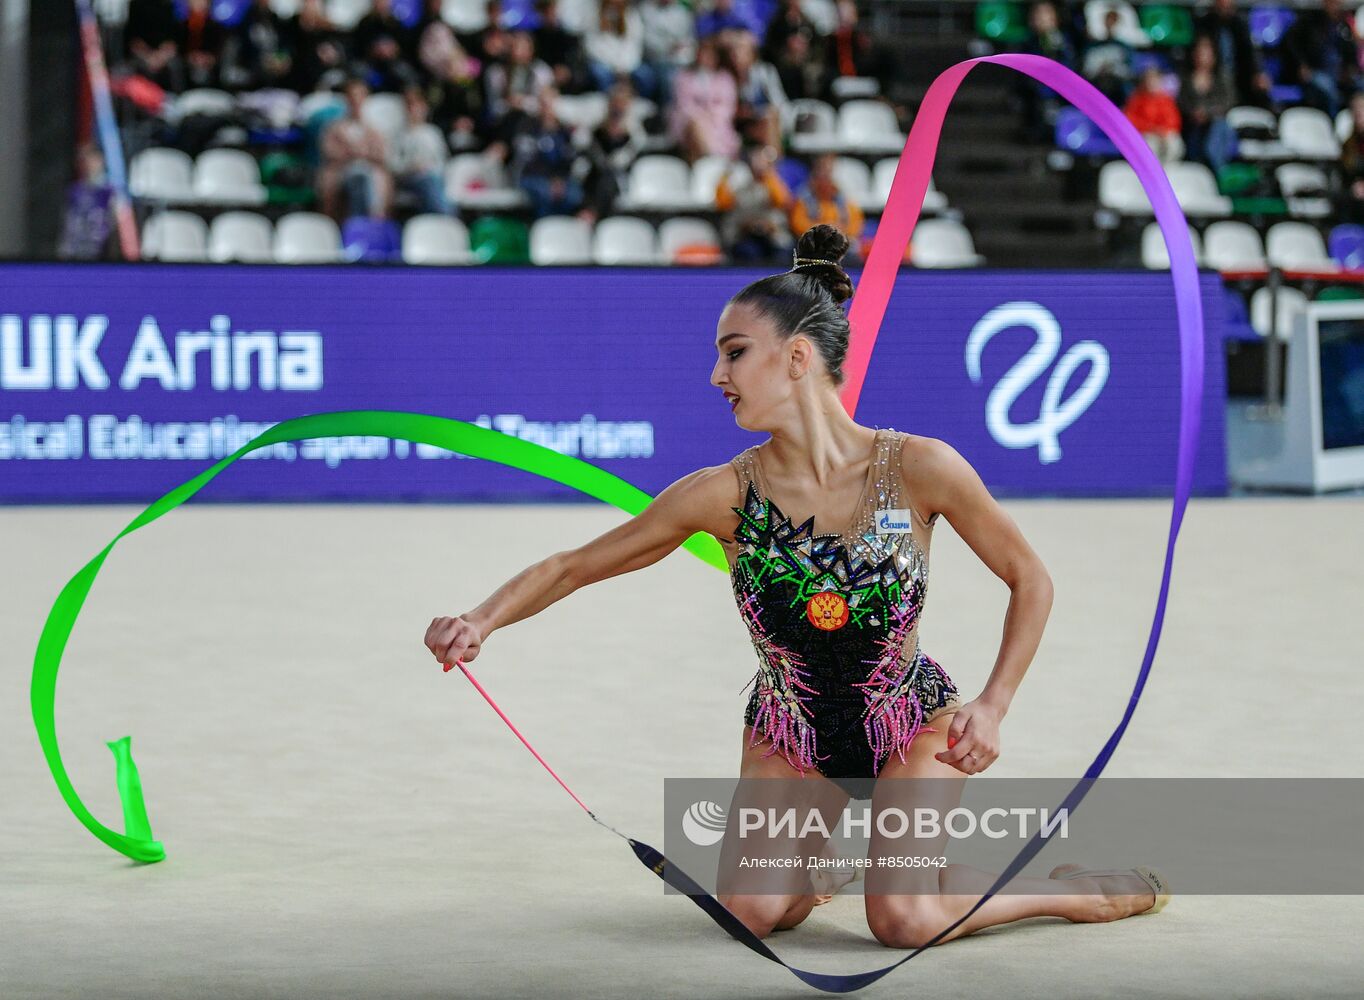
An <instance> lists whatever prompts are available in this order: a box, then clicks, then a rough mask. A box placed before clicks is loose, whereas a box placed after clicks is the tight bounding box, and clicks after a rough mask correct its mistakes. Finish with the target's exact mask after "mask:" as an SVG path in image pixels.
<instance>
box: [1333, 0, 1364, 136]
mask: <svg viewBox="0 0 1364 1000" xmlns="http://www.w3.org/2000/svg"><path fill="white" fill-rule="evenodd" d="M1361 27H1364V25H1362V26H1361ZM1354 130H1355V119H1354V115H1352V114H1350V109H1349V108H1341V109H1340V111H1339V113H1338V114H1337V115H1336V138H1337V139H1339V140H1340V141H1341V143H1342V144H1344V143H1345V142H1346V141H1348V140H1349V138H1350V136H1351V135H1352V134H1353V133H1354Z"/></svg>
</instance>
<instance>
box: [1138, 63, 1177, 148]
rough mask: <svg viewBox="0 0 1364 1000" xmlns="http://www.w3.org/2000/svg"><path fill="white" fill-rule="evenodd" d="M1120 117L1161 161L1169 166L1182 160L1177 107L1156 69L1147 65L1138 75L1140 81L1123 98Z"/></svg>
mask: <svg viewBox="0 0 1364 1000" xmlns="http://www.w3.org/2000/svg"><path fill="white" fill-rule="evenodd" d="M1123 114H1125V115H1127V120H1128V121H1130V122H1131V123H1132V124H1133V125H1135V126H1136V127H1137V131H1138V132H1140V133H1141V136H1142V138H1143V139H1145V140H1146V144H1147V145H1148V146H1150V147H1151V151H1152V152H1154V153H1155V154H1156V156H1158V157H1160V160H1161V162H1163V163H1171V162H1173V161H1175V160H1179V159H1182V158H1183V156H1184V140H1183V139H1182V138H1181V137H1180V135H1179V129H1180V126H1181V124H1182V121H1181V119H1180V116H1179V105H1177V104H1176V103H1175V99H1174V98H1173V97H1171V96H1170V95H1169V93H1167V92H1166V90H1165V83H1164V79H1163V77H1162V75H1161V72H1160V70H1158V69H1157V68H1156V67H1154V66H1151V67H1149V68H1147V70H1146V72H1144V73H1142V74H1141V82H1140V83H1139V84H1138V85H1137V89H1136V90H1134V91H1133V92H1132V96H1131V97H1129V98H1128V99H1127V106H1126V107H1124V108H1123Z"/></svg>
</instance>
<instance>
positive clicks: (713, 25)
mask: <svg viewBox="0 0 1364 1000" xmlns="http://www.w3.org/2000/svg"><path fill="white" fill-rule="evenodd" d="M765 28H766V25H764V24H762V23H760V22H759V20H758V18H757V17H756V16H755V15H754V14H753V11H752V9H751V8H749V7H745V8H744V9H743V10H739V9H738V7H737V5H736V3H735V0H713V3H712V6H711V9H710V10H708V11H707V12H706V13H704V14H698V15H697V18H696V37H697V38H710V37H711V36H712V35H718V34H720V33H721V32H725V31H751V32H753V33H754V34H755V35H758V36H761V35H762V33H763V31H764V29H765Z"/></svg>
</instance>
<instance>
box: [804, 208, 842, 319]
mask: <svg viewBox="0 0 1364 1000" xmlns="http://www.w3.org/2000/svg"><path fill="white" fill-rule="evenodd" d="M847 253H848V237H846V236H844V235H843V233H842V232H841V231H839V229H838V228H837V227H835V226H830V225H827V224H826V223H820V224H819V225H817V226H811V227H810V228H809V229H807V230H806V231H805V234H804V235H803V236H801V238H800V241H799V242H798V243H796V261H797V265H796V270H798V271H799V272H800V273H802V274H808V275H809V276H810V277H812V278H814V279H815V280H816V281H818V282H819V283H820V284H821V285H823V286H824V288H825V290H826V291H828V293H829V294H830V295H832V296H833V299H834V301H835V302H844V301H846V300H847V299H850V298H852V293H853V284H852V279H851V278H849V277H848V272H847V271H845V270H843V268H842V267H840V266H839V263H838V262H839V261H841V260H842V259H843V258H844V256H846V255H847Z"/></svg>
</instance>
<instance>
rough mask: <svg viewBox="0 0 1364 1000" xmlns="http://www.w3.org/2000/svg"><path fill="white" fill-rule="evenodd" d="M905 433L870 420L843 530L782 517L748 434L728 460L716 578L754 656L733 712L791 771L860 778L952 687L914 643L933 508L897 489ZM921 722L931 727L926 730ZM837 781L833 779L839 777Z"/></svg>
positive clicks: (918, 728) (949, 699) (917, 728)
mask: <svg viewBox="0 0 1364 1000" xmlns="http://www.w3.org/2000/svg"><path fill="white" fill-rule="evenodd" d="M906 437H908V435H907V434H904V433H902V432H900V431H896V430H895V429H894V428H878V429H877V430H876V438H875V447H874V449H873V454H872V463H871V468H870V469H869V470H868V473H867V482H866V485H865V486H864V487H863V494H862V498H861V500H860V501H859V502H858V506H857V509H856V510H855V512H854V514H853V520H852V523H851V524H850V525H849V526H848V529H849V530H848V533H847V534H844V535H840V534H815V533H814V518H813V517H811V518H809V519H808V520H807V521H806V522H805V523H804V524H802V525H800V526H798V527H797V526H794V525H792V523H791V519H790V517H789V516H788V515H786V514H785V513H783V512H782V511H781V509H780V508H779V507H777V505H776V504H774V503H773V502H772V501H771V499H770V497H769V495H768V492H767V483H766V479H765V478H764V476H763V474H762V465H761V460H760V459H758V458H757V457H756V446H755V447H753V448H749V449H747V450H745V451H743V452H741V453H740V454H739V455H737V456H736V457H735V458H734V459H732V464H733V465H734V466H735V469H736V471H737V472H738V475H739V483H740V497H741V504H742V506H741V507H735V508H731V509H732V510H733V511H734V513H736V514H738V515H739V526H738V528H737V529H736V530H735V533H734V545H733V546H732V547H728V552H729V559H730V582H731V584H732V586H733V589H734V597H735V600H736V601H737V602H738V605H739V613H740V615H741V616H742V618H743V620H744V623H745V624H746V625H747V626H748V630H749V634H750V636H751V638H752V640H753V647H754V649H755V650H756V651H757V654H758V671H757V673H756V674H755V675H754V677H753V680H752V681H751V682H750V683H751V686H752V688H753V693H752V695H751V697H750V698H749V701H748V707H747V711H746V712H745V714H744V721H745V723H746V724H747V725H750V726H752V727H753V736H752V738H753V743H755V744H756V743H758V742H761V741H762V740H763V739H764V738H766V739H769V740H771V741H772V749H771V750H769V751H768V755H771V754H772V753H776V752H777V751H780V752H781V753H782V754H783V756H785V758H786V759H787V760H788V761H789V762H790V763H791V764H792V765H793V766H794V767H796V768H797V769H798V770H800V771H802V772H804V771H806V770H808V769H812V768H813V769H816V770H818V771H819V772H820V773H822V774H824V775H825V776H826V777H829V778H831V779H834V780H838V779H849V778H854V779H856V778H869V777H874V776H875V775H876V774H877V773H878V772H879V770H880V768H881V767H882V766H883V765H884V764H885V762H886V760H887V759H888V757H889V755H890V753H891V751H892V750H895V751H898V752H899V754H900V757H901V759H903V758H904V752H905V749H906V748H907V747H908V746H909V744H910V741H911V740H913V739H914V737H915V736H916V735H917V734H918V733H920V732H922V731H924V729H925V727H926V726H927V723H928V722H930V721H931V720H932V719H933V718H934V717H935V716H937V715H941V714H942V713H944V712H946V711H950V710H951V709H952V708H953V707H954V706H956V705H959V704H960V701H959V699H958V694H957V688H956V685H954V684H953V683H952V680H951V679H950V678H949V677H948V676H947V674H946V672H944V671H943V669H942V668H941V667H940V666H938V664H937V663H936V662H934V661H933V660H932V659H931V658H929V657H928V655H927V654H925V653H924V652H923V651H922V650H921V649H920V648H919V628H918V626H919V618H920V615H921V613H922V611H923V606H924V598H925V595H926V593H927V588H928V546H929V542H930V539H931V534H932V528H933V523H934V522H935V521H936V520H937V518H938V515H937V514H936V513H935V514H934V515H933V516H932V517H931V518H929V519H928V521H924V520H923V518H922V517H920V515H919V513H918V512H917V511H915V510H914V509H913V505H912V504H911V503H910V502H909V501H908V500H907V499H905V498H903V497H902V496H901V492H902V491H901V488H900V484H901V475H900V454H901V446H902V445H903V442H904V439H905V438H906ZM929 731H934V730H929ZM839 783H840V784H843V785H844V787H845V788H848V787H849V785H847V784H846V783H845V782H843V781H840V782H839Z"/></svg>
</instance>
